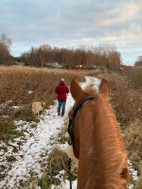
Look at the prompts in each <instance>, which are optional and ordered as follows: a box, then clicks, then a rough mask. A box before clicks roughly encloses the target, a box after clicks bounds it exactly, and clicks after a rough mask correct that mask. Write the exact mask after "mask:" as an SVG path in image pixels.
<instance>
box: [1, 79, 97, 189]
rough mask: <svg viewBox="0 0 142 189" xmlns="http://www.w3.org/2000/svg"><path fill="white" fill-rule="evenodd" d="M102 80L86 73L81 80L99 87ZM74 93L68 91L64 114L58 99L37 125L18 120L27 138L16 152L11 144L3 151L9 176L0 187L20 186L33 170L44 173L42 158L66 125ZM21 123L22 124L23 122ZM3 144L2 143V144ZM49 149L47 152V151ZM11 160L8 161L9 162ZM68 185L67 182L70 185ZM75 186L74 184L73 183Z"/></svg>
mask: <svg viewBox="0 0 142 189" xmlns="http://www.w3.org/2000/svg"><path fill="white" fill-rule="evenodd" d="M99 83H100V81H99V80H98V79H95V78H92V77H86V82H85V83H82V87H83V88H84V87H86V86H87V85H89V84H93V85H94V87H97V86H98V84H99ZM73 102H74V101H73V99H72V97H71V94H69V95H68V99H67V104H66V114H65V116H64V118H63V117H60V116H57V111H56V110H57V101H56V104H55V105H54V106H51V108H50V109H49V110H46V111H45V113H44V114H43V115H42V116H41V120H40V122H39V123H38V125H37V127H36V128H31V124H29V123H26V122H23V121H20V122H17V124H19V127H21V129H22V130H23V131H24V134H25V137H24V139H23V138H22V137H21V138H18V139H16V140H15V142H14V143H11V145H12V146H15V147H17V148H18V143H19V142H22V143H23V144H22V145H21V146H20V148H19V150H18V152H16V153H13V152H12V149H13V148H10V149H9V150H8V152H1V153H3V154H0V155H1V156H0V162H2V163H0V165H1V166H5V167H6V169H5V170H4V171H3V172H1V174H2V173H3V174H5V175H6V177H5V178H4V179H3V180H1V181H0V189H19V188H20V189H21V188H23V182H24V181H26V180H27V179H30V178H31V173H34V174H33V175H34V176H36V177H39V178H40V177H41V175H42V171H43V168H42V167H41V162H46V159H47V156H48V154H49V153H50V151H51V150H52V148H53V145H54V144H55V143H56V138H57V134H58V132H59V130H60V129H61V128H62V127H63V126H64V119H65V117H66V116H67V113H68V110H69V109H70V107H71V106H72V105H73ZM21 124H22V126H20V125H21ZM2 145H4V144H1V146H2ZM47 152H48V154H47ZM9 155H11V156H13V157H14V159H15V161H14V162H10V163H8V162H7V161H6V159H7V158H6V157H7V156H9ZM7 163H8V165H7ZM67 188H68V186H67V187H66V186H64V189H67ZM74 188H75V187H74Z"/></svg>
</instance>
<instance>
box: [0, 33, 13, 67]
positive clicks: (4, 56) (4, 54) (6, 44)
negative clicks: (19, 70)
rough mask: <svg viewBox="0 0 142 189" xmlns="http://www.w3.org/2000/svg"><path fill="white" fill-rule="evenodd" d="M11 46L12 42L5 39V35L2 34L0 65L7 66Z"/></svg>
mask: <svg viewBox="0 0 142 189" xmlns="http://www.w3.org/2000/svg"><path fill="white" fill-rule="evenodd" d="M11 44H12V40H11V39H10V38H7V36H6V35H5V34H2V35H1V38H0V64H3V65H9V62H10V46H11Z"/></svg>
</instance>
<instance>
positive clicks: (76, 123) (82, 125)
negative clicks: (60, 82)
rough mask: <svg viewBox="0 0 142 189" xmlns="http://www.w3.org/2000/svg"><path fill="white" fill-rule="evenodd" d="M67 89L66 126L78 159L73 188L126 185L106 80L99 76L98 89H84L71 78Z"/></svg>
mask: <svg viewBox="0 0 142 189" xmlns="http://www.w3.org/2000/svg"><path fill="white" fill-rule="evenodd" d="M70 91H71V94H72V97H73V98H74V100H75V104H74V106H73V109H72V110H71V111H70V112H69V116H70V124H69V125H70V126H69V127H70V128H69V130H70V129H71V133H70V135H71V138H72V143H73V149H74V155H75V157H76V158H78V159H79V165H78V184H77V189H126V188H127V185H128V166H127V153H126V150H125V146H124V142H123V139H122V136H121V133H120V128H119V126H118V123H117V121H116V117H115V115H114V112H113V109H112V107H111V106H110V104H109V96H110V86H109V83H108V82H107V81H106V80H105V79H102V82H101V84H100V87H99V91H98V92H97V91H96V90H93V89H91V90H89V91H87V90H86V91H84V90H82V88H81V87H80V85H79V84H78V81H77V79H76V78H73V80H72V82H71V85H70ZM88 95H89V97H88ZM86 96H87V98H86ZM82 99H83V100H82ZM84 99H85V100H84ZM81 101H82V102H81Z"/></svg>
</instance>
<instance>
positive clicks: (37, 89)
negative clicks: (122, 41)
mask: <svg viewBox="0 0 142 189" xmlns="http://www.w3.org/2000/svg"><path fill="white" fill-rule="evenodd" d="M75 75H76V76H77V77H78V79H79V80H80V81H81V80H82V81H83V79H84V77H83V74H82V72H77V71H68V70H58V69H48V68H31V67H18V66H11V67H4V66H1V67H0V119H1V120H0V139H5V138H6V137H5V133H6V131H7V129H8V130H10V129H14V128H15V126H14V124H13V120H15V119H18V120H19V119H22V120H26V121H38V119H37V117H36V116H34V115H33V114H32V112H31V104H32V102H34V101H45V102H46V108H49V106H50V105H51V104H53V103H54V100H55V99H56V94H55V92H54V90H55V87H56V85H57V84H58V83H59V81H60V79H61V78H65V82H66V84H67V85H69V84H70V82H71V79H72V78H73V77H74V76H75Z"/></svg>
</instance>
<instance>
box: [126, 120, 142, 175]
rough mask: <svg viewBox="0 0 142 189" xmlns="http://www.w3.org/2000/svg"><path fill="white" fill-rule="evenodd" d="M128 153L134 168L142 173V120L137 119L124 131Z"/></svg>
mask: <svg viewBox="0 0 142 189" xmlns="http://www.w3.org/2000/svg"><path fill="white" fill-rule="evenodd" d="M124 133H125V135H124V140H125V144H126V147H127V151H128V155H129V157H130V160H131V163H132V164H133V166H134V168H135V169H136V170H138V173H139V174H140V175H142V151H141V149H142V134H141V133H142V122H141V121H140V120H137V121H135V122H133V123H131V124H130V125H129V127H127V128H126V129H125V131H124Z"/></svg>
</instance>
